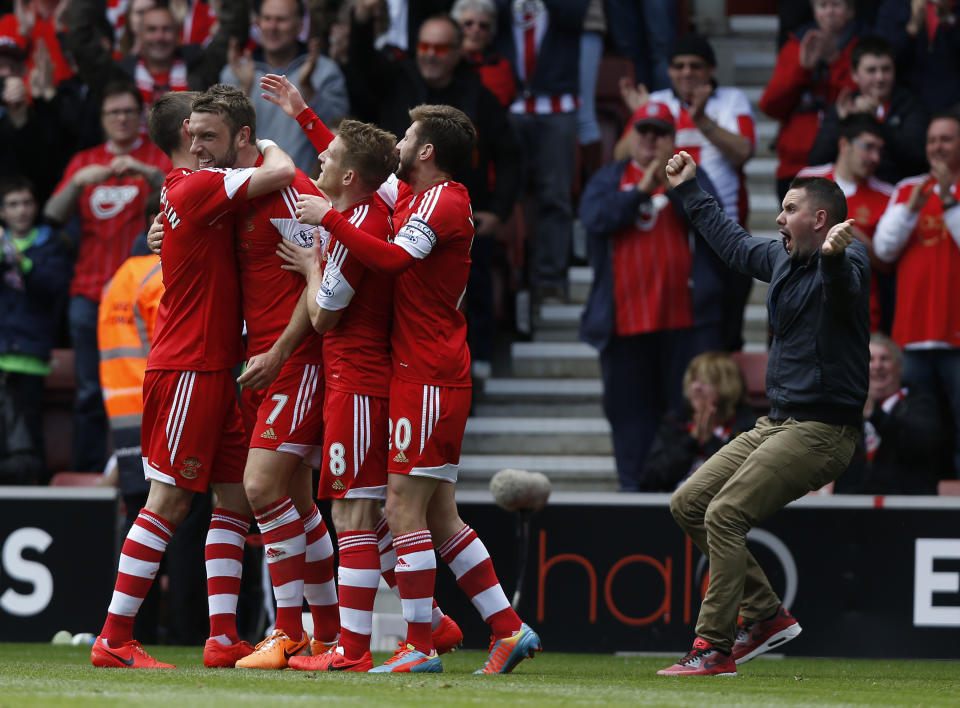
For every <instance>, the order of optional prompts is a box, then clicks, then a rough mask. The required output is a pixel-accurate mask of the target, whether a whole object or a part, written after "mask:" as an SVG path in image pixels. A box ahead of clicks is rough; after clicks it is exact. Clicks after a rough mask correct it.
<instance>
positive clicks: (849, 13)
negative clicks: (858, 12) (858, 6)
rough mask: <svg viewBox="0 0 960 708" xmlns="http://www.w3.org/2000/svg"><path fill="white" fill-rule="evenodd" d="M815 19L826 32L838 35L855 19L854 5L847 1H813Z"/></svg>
mask: <svg viewBox="0 0 960 708" xmlns="http://www.w3.org/2000/svg"><path fill="white" fill-rule="evenodd" d="M813 19H814V21H815V22H816V23H817V26H818V27H819V28H820V29H822V30H823V31H824V32H828V33H830V34H838V33H840V32H842V31H843V29H844V28H845V27H846V26H847V25H848V24H849V22H850V20H852V19H853V5H852V3H848V2H846V0H813Z"/></svg>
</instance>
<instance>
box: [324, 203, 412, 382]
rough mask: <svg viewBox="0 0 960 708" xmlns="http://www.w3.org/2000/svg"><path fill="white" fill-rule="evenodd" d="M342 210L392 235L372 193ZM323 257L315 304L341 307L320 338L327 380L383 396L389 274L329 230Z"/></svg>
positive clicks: (382, 235)
mask: <svg viewBox="0 0 960 708" xmlns="http://www.w3.org/2000/svg"><path fill="white" fill-rule="evenodd" d="M343 215H344V216H345V217H346V218H347V220H348V221H349V222H350V223H351V224H353V225H354V226H356V227H357V228H358V229H361V230H363V231H366V232H367V233H368V234H371V235H372V236H376V237H377V238H379V239H381V240H383V241H387V240H389V239H390V237H391V236H392V235H393V228H392V226H391V223H390V212H389V211H388V210H387V207H386V206H385V205H384V203H383V201H382V200H381V199H379V198H377V197H371V198H369V199H364V200H363V201H361V202H358V203H357V204H354V205H353V206H352V207H351V208H350V209H348V210H346V211H345V212H344V213H343ZM326 258H327V260H326V264H325V267H324V271H323V283H322V285H321V287H320V292H318V293H316V298H317V304H318V305H320V307H322V308H323V309H325V310H330V311H337V310H342V309H344V308H346V311H345V312H344V313H343V316H342V317H341V318H340V321H339V322H338V323H337V326H336V327H334V328H333V329H331V330H330V331H329V332H327V333H326V334H325V335H324V338H323V362H324V367H325V373H326V382H327V386H328V387H329V388H330V389H333V390H336V391H343V392H345V393H358V394H362V395H365V396H377V397H380V398H386V397H387V396H388V395H389V394H390V376H391V373H392V370H393V366H392V364H391V362H390V324H391V322H392V320H393V302H392V300H393V278H392V277H391V276H388V275H383V274H381V273H376V272H374V271H372V270H369V269H368V268H367V267H366V266H364V265H363V264H362V263H361V262H360V261H359V260H357V259H356V257H354V256H351V255H350V252H349V251H348V250H347V249H346V247H344V245H343V244H342V243H340V242H339V241H337V239H336V237H334V236H331V237H330V242H329V244H328V245H327V256H326Z"/></svg>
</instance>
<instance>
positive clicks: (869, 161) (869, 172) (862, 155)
mask: <svg viewBox="0 0 960 708" xmlns="http://www.w3.org/2000/svg"><path fill="white" fill-rule="evenodd" d="M882 157H883V138H881V137H880V136H879V135H874V134H873V133H860V135H858V136H857V137H855V138H854V139H853V140H850V141H848V140H841V141H840V149H839V154H838V155H837V162H838V163H842V164H843V165H845V166H846V168H847V170H849V171H850V173H851V174H852V175H853V178H854V179H856V180H858V181H861V180H865V179H867V178H868V177H873V176H874V175H875V174H876V173H877V167H878V166H879V165H880V159H881V158H882Z"/></svg>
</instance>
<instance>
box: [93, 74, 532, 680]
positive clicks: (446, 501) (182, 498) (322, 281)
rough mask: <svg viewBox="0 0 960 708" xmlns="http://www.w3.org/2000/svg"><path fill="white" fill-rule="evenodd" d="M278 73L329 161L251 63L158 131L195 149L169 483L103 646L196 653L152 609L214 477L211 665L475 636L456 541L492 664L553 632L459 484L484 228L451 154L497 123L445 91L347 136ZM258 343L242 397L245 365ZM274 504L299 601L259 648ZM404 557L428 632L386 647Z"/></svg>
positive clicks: (170, 342)
mask: <svg viewBox="0 0 960 708" xmlns="http://www.w3.org/2000/svg"><path fill="white" fill-rule="evenodd" d="M261 88H262V89H263V90H264V91H265V93H264V97H265V98H267V99H268V100H271V101H272V102H274V103H276V104H277V105H279V106H280V107H281V108H283V110H284V111H285V112H286V113H287V114H288V115H289V116H290V117H291V118H292V119H295V120H297V121H298V123H299V124H300V126H301V127H302V129H303V130H304V132H305V133H306V134H307V135H308V137H309V138H310V140H311V142H312V143H313V145H314V146H315V147H316V149H317V151H318V152H319V153H320V164H321V172H320V175H319V177H318V178H317V180H316V181H315V182H314V181H312V180H310V179H309V178H308V177H307V176H306V175H305V174H304V173H303V172H301V171H299V170H297V169H296V168H295V167H294V165H293V162H292V161H291V160H290V158H289V157H288V156H287V155H286V154H285V153H284V152H283V151H282V150H281V149H280V148H279V147H277V146H276V145H275V144H274V143H273V142H272V141H270V140H263V139H261V140H257V139H256V115H255V113H254V109H253V106H252V104H251V102H250V101H249V99H248V98H247V97H246V96H245V95H244V94H243V93H242V92H241V91H239V90H238V89H236V88H234V87H232V86H227V85H222V84H218V85H216V86H213V87H211V88H210V89H208V90H207V91H206V92H204V93H192V92H175V93H169V94H167V95H165V96H163V97H162V98H160V99H159V100H158V101H157V102H155V103H154V105H153V106H152V108H151V110H150V115H149V119H148V127H149V131H150V137H151V139H152V140H153V141H154V143H156V144H157V146H158V147H159V148H160V149H161V150H163V151H164V152H165V153H166V154H167V155H169V156H170V158H171V160H172V162H173V169H172V171H171V172H170V173H169V175H168V176H167V178H166V181H165V183H164V186H163V190H162V193H161V209H162V212H163V213H162V214H161V215H160V216H158V217H157V221H156V223H155V224H154V225H153V227H152V228H151V230H150V241H151V243H152V245H153V246H154V247H155V249H156V248H159V252H160V254H161V263H162V268H163V282H164V286H165V292H164V294H163V297H162V299H161V301H160V306H159V311H158V314H157V322H156V328H155V334H154V341H153V345H152V348H151V351H150V355H149V358H148V361H147V373H146V378H145V381H144V388H143V392H144V411H143V426H142V434H141V442H142V449H143V452H142V454H143V466H144V473H145V475H146V476H147V478H148V479H150V480H151V487H150V492H149V496H148V498H147V503H146V505H145V506H144V508H143V510H142V511H141V512H140V514H139V516H138V518H137V520H136V522H135V523H134V525H133V526H132V527H131V529H130V532H129V533H128V535H127V537H126V540H125V542H124V545H123V549H122V552H121V556H120V561H119V569H118V574H117V581H116V586H115V589H114V593H113V596H112V599H111V602H110V606H109V608H108V611H107V619H106V622H105V623H104V626H103V629H102V630H101V632H100V635H99V636H98V637H97V639H96V641H95V642H94V644H93V647H92V650H91V660H92V662H93V664H94V665H95V666H105V667H118V668H174V667H172V666H171V665H170V664H165V663H162V662H159V661H157V660H156V659H154V658H153V657H151V656H150V655H149V654H147V653H146V652H145V651H144V649H143V647H142V646H141V645H140V644H139V642H137V641H136V640H135V639H134V637H133V624H134V618H135V616H136V614H137V612H138V611H139V609H140V605H141V604H142V602H143V598H144V597H145V596H146V594H147V591H148V590H149V589H150V585H151V584H152V582H153V580H154V578H155V576H156V574H157V570H158V568H159V564H160V561H161V558H162V556H163V553H164V550H165V549H166V546H167V543H168V542H169V540H170V538H171V536H172V535H173V533H174V531H175V529H176V526H177V524H178V523H179V522H180V521H182V520H183V519H184V518H185V516H186V514H187V512H188V510H189V506H190V502H191V498H192V496H193V494H194V493H196V492H204V491H206V490H207V489H208V488H212V491H213V498H214V507H215V508H214V511H213V514H212V517H211V523H210V529H209V531H208V535H207V539H206V545H205V558H206V570H207V589H208V604H209V612H210V638H209V639H208V640H207V641H206V644H205V646H204V653H203V657H204V664H205V665H206V666H208V667H234V666H235V667H237V668H259V669H283V668H287V667H291V668H295V669H303V670H319V671H373V672H429V673H435V672H440V671H442V664H441V660H440V655H441V654H443V653H444V652H447V651H450V650H452V649H453V648H455V647H456V646H457V645H458V644H459V643H460V641H461V639H462V636H463V635H462V633H461V631H460V629H459V627H458V626H457V625H456V623H455V622H454V621H453V620H452V619H450V618H449V617H447V616H445V615H444V614H443V612H442V611H441V610H440V608H439V607H438V606H437V604H436V602H435V601H434V600H433V590H434V584H435V577H436V555H435V551H436V552H439V554H440V557H441V558H442V560H443V561H444V562H445V563H446V564H447V565H448V566H449V567H450V569H451V571H453V573H454V575H455V576H456V579H457V583H458V584H459V586H460V588H461V589H462V590H463V591H464V592H465V593H466V594H467V596H468V597H469V598H470V600H471V602H472V603H473V605H474V606H475V607H476V609H477V610H478V611H479V612H480V614H481V615H482V617H483V619H484V621H486V622H487V623H488V624H489V625H490V629H491V635H492V636H491V642H490V652H489V656H488V658H487V661H486V662H485V664H484V665H483V667H482V668H481V669H480V670H479V671H478V673H506V672H509V671H511V670H512V669H513V668H514V667H515V666H516V665H517V664H518V663H519V662H520V661H521V660H523V659H524V658H527V657H530V656H533V654H534V652H536V651H540V649H541V646H540V639H539V637H538V636H537V634H536V633H535V632H534V631H533V630H532V629H531V628H530V627H529V626H527V625H526V624H525V623H523V622H522V621H521V619H520V617H519V616H518V615H517V614H516V612H515V611H514V610H513V608H512V607H511V606H510V603H509V602H508V601H507V598H506V596H505V594H504V592H503V590H502V588H501V586H500V583H499V581H498V580H497V576H496V573H495V571H494V569H493V564H492V562H491V560H490V556H489V554H488V553H487V550H486V548H485V547H484V545H483V543H482V542H481V541H480V539H479V538H478V537H477V534H476V533H475V532H474V531H473V529H471V528H470V527H469V526H467V525H466V524H465V523H464V522H463V521H462V520H461V519H460V516H459V514H458V511H457V506H456V501H455V496H454V487H455V483H456V481H457V473H458V466H459V458H460V447H461V442H462V439H463V431H464V427H465V425H466V419H467V415H468V412H469V408H470V396H471V388H470V386H471V381H470V354H469V350H468V348H467V344H466V323H465V320H464V317H463V315H462V313H461V312H460V311H459V309H458V306H459V304H460V301H461V299H462V297H463V294H464V291H465V289H466V284H467V277H468V274H469V269H470V246H471V243H472V239H473V233H474V227H473V220H472V213H471V207H470V199H469V196H468V194H467V191H466V189H465V188H464V187H463V186H462V185H461V184H459V183H457V182H455V181H453V180H452V175H453V174H455V173H457V172H458V171H459V170H460V168H461V166H462V165H463V164H465V163H466V161H467V160H469V159H470V158H471V156H472V154H473V151H474V145H475V140H476V133H475V129H474V127H473V125H472V124H471V122H470V120H469V119H468V118H467V117H466V116H465V115H464V114H463V113H462V112H460V111H459V110H457V109H455V108H452V107H450V106H429V105H424V106H418V107H417V108H414V109H413V110H411V111H410V117H411V121H412V123H411V125H410V127H409V128H408V130H407V131H406V133H405V135H404V136H403V137H402V138H401V140H400V141H399V143H398V142H397V140H396V138H395V137H394V136H393V135H392V134H390V133H388V132H385V131H383V130H380V129H379V128H377V127H376V126H373V125H369V124H364V123H359V122H356V121H344V122H343V123H342V125H341V126H340V128H339V130H338V133H337V135H336V136H334V135H333V134H332V133H331V132H330V131H329V130H328V129H327V127H326V126H324V125H323V123H322V122H321V121H320V120H319V118H318V117H317V116H316V114H314V113H313V111H312V110H311V109H310V108H308V107H307V105H306V103H305V102H304V101H303V99H302V97H301V96H300V94H299V92H298V91H297V89H296V88H295V87H294V86H293V85H292V84H291V83H290V82H289V81H288V80H287V79H286V78H285V77H283V76H277V75H267V76H266V77H265V78H264V79H263V80H262V82H261ZM398 163H399V166H398ZM394 173H395V174H394ZM244 323H245V326H246V352H244V351H243V343H242V338H241V333H242V330H243V326H244ZM242 360H246V361H247V366H246V369H245V371H244V373H243V374H242V375H241V376H240V378H239V379H238V381H239V383H240V384H241V385H242V387H243V388H242V393H241V396H240V402H239V405H238V403H237V397H236V393H235V384H234V380H233V377H232V374H231V373H230V370H231V368H232V367H234V366H235V365H236V364H238V363H239V362H240V361H242ZM313 468H318V469H319V470H320V471H321V476H320V488H319V493H318V496H319V497H321V498H329V499H332V515H333V522H334V525H335V526H336V529H337V543H338V548H339V567H338V568H337V580H338V582H337V583H336V584H335V583H334V579H333V575H334V564H333V545H332V542H331V539H330V534H329V533H328V532H327V528H326V525H325V524H324V522H323V519H322V518H321V516H320V514H319V512H318V511H317V508H316V506H315V504H314V501H313V493H312V492H313V489H312V469H313ZM384 502H385V507H384V506H383V505H384ZM251 513H252V515H253V516H254V517H255V518H256V521H257V524H258V526H259V529H260V533H261V536H262V539H263V545H264V553H265V556H266V560H267V564H268V569H269V572H270V578H271V582H272V585H273V591H274V597H275V600H276V622H275V628H274V631H273V632H272V634H270V635H269V636H268V637H267V638H266V639H265V640H263V641H262V642H260V643H259V644H258V645H257V646H256V647H253V646H251V645H250V644H249V643H247V642H245V641H242V640H240V638H239V636H238V633H237V622H236V608H237V596H238V592H239V587H240V574H241V568H242V554H243V545H244V542H245V536H246V533H247V530H248V527H249V524H250V521H251ZM381 576H382V577H383V579H384V580H385V581H386V582H387V584H388V585H390V586H391V587H392V588H393V589H394V590H395V591H396V592H397V593H398V595H399V596H400V601H401V607H402V613H403V618H404V620H405V621H406V623H407V635H406V637H405V639H404V641H402V642H401V643H400V645H399V647H398V649H397V651H396V652H395V653H394V655H393V656H392V657H391V658H390V659H388V660H387V661H386V662H385V663H384V664H383V665H380V666H377V667H374V666H373V661H372V657H371V654H370V637H371V633H372V625H373V604H374V598H375V596H376V592H377V587H378V586H379V583H380V579H381ZM337 586H339V593H338V588H337ZM304 599H305V600H306V601H307V604H308V605H309V607H310V611H311V615H312V619H313V625H314V632H313V637H312V638H311V637H309V636H308V635H307V634H306V633H305V632H304V628H303V619H302V613H301V608H302V603H303V600H304Z"/></svg>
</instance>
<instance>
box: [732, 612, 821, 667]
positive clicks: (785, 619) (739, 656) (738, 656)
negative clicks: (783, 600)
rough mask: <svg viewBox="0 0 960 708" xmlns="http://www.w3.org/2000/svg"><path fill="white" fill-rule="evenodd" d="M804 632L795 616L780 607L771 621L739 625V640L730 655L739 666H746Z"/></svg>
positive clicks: (735, 642) (737, 639)
mask: <svg viewBox="0 0 960 708" xmlns="http://www.w3.org/2000/svg"><path fill="white" fill-rule="evenodd" d="M802 631H803V630H802V629H801V627H800V625H799V624H798V623H797V620H796V619H795V618H794V616H793V615H791V614H790V613H789V612H788V611H787V608H786V607H784V606H783V605H780V609H779V610H777V613H776V614H775V615H774V616H773V617H771V618H770V619H766V620H763V621H762V622H754V623H753V624H751V625H744V624H739V625H737V638H736V641H734V643H733V651H732V652H731V653H730V655H731V656H732V657H733V660H734V661H735V662H737V663H738V664H745V663H746V662H748V661H750V659H753V658H755V657H758V656H760V655H761V654H764V653H766V652H768V651H770V650H771V649H775V648H776V647H778V646H780V645H782V644H786V643H787V642H789V641H790V640H791V639H793V638H794V637H796V636H797V635H798V634H800V632H802Z"/></svg>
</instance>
